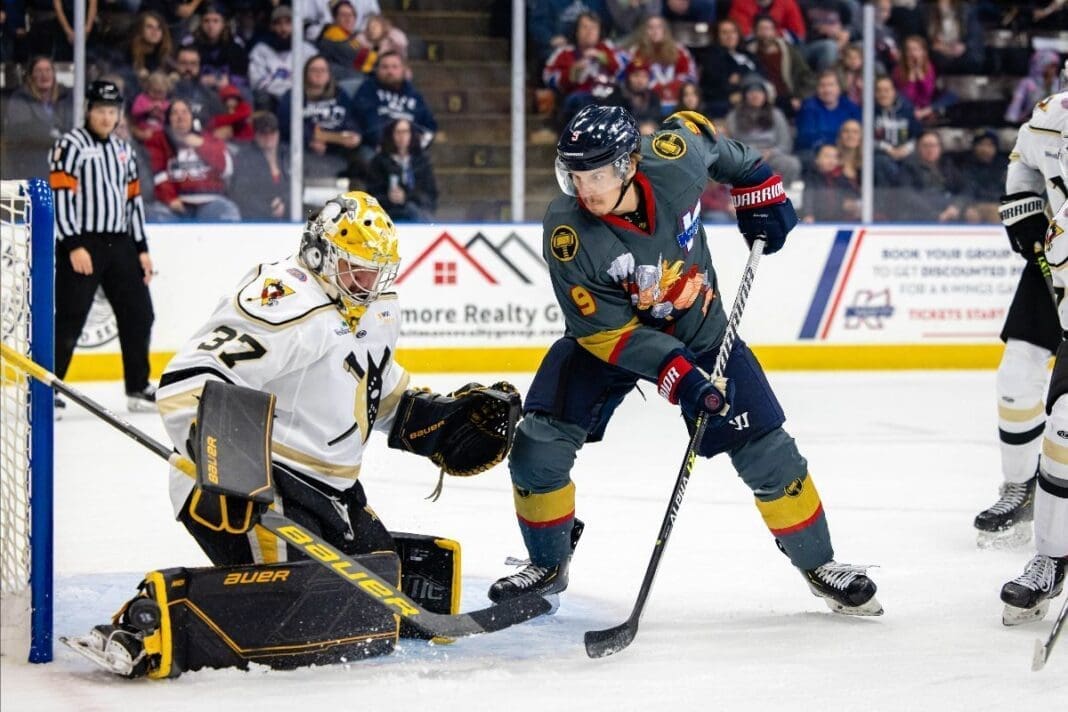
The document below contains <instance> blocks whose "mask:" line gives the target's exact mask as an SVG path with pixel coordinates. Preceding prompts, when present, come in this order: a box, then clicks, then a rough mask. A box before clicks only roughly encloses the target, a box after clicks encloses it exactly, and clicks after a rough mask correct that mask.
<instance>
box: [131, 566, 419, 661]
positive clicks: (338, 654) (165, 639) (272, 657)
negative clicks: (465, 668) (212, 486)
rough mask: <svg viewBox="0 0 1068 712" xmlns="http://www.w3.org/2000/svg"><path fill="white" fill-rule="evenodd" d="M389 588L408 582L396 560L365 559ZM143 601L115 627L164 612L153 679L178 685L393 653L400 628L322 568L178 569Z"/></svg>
mask: <svg viewBox="0 0 1068 712" xmlns="http://www.w3.org/2000/svg"><path fill="white" fill-rule="evenodd" d="M359 561H360V563H361V564H363V565H364V566H366V567H367V568H369V569H371V570H372V571H374V572H375V573H377V574H378V575H379V576H382V577H383V578H385V579H387V580H392V581H399V580H400V560H399V559H398V558H397V555H396V554H393V553H392V552H389V553H382V554H368V555H365V556H360V557H359ZM141 591H142V592H141V595H140V596H138V597H137V598H135V599H133V600H131V601H130V602H129V603H127V604H126V605H125V606H124V607H123V609H122V610H120V611H119V613H118V614H116V616H115V623H116V624H121V625H123V626H124V627H129V628H133V627H134V626H135V624H136V623H137V621H136V620H133V619H131V616H130V613H131V611H137V610H142V611H143V610H144V605H143V601H145V600H146V599H147V600H150V601H154V602H155V604H156V605H157V606H158V611H159V618H158V619H159V623H158V627H156V628H155V629H154V630H149V631H146V633H145V637H144V646H145V652H146V654H147V656H148V660H149V667H148V676H149V677H151V678H168V677H178V675H180V674H181V673H183V672H189V671H193V670H199V669H201V668H229V667H236V668H241V669H247V668H248V666H249V664H250V663H259V664H263V665H267V666H269V667H272V668H276V669H282V670H288V669H293V668H298V667H303V666H306V665H327V664H333V663H338V662H347V661H351V660H356V659H360V658H366V657H372V656H377V655H387V654H389V653H391V652H392V651H393V649H394V646H395V644H396V641H397V633H398V624H397V619H396V617H395V616H393V615H392V614H390V613H386V612H383V611H382V610H381V609H380V608H379V607H378V606H375V605H373V602H371V601H369V600H366V599H365V598H364V597H362V596H357V595H354V594H353V592H352V589H351V587H350V586H349V585H348V584H347V583H345V582H344V581H342V580H341V579H339V578H338V577H337V576H335V575H334V574H332V573H331V572H329V571H327V570H325V569H324V568H323V567H322V566H319V565H318V564H316V563H313V562H310V561H306V562H297V563H292V564H282V565H271V566H240V567H213V568H193V569H187V568H174V569H164V570H161V571H153V572H151V573H150V574H148V575H147V576H146V578H145V580H144V581H143V582H142V584H141Z"/></svg>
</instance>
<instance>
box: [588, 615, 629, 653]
mask: <svg viewBox="0 0 1068 712" xmlns="http://www.w3.org/2000/svg"><path fill="white" fill-rule="evenodd" d="M637 633H638V626H632V625H631V624H630V621H629V620H628V621H627V622H625V623H620V624H619V625H617V626H615V627H614V628H606V629H605V630H589V631H586V636H585V640H586V654H587V655H589V656H590V657H591V658H603V657H607V656H609V655H611V654H612V653H618V652H619V651H620V650H622V649H623V648H625V647H627V646H628V645H630V644H631V642H632V641H633V640H634V636H635V635H637Z"/></svg>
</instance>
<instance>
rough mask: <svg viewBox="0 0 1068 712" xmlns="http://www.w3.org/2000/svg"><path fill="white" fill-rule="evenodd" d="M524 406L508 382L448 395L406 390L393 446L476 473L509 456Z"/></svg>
mask: <svg viewBox="0 0 1068 712" xmlns="http://www.w3.org/2000/svg"><path fill="white" fill-rule="evenodd" d="M521 405H522V403H521V399H520V397H519V391H517V390H516V388H515V386H513V385H512V384H511V383H508V382H507V381H501V382H499V383H494V384H493V385H492V386H483V385H482V384H480V383H468V384H467V385H466V386H463V387H462V388H460V389H459V390H456V391H453V392H452V393H450V394H448V395H444V396H443V395H440V394H438V393H430V392H427V391H418V390H409V391H405V393H404V395H403V396H402V397H401V402H400V405H399V406H398V407H397V408H398V410H397V418H396V420H395V421H394V422H393V427H392V428H391V429H390V432H389V446H390V447H391V448H394V449H397V450H407V451H408V452H414V453H415V454H417V455H423V456H425V457H428V458H430V461H431V462H433V463H434V464H435V465H437V466H438V467H440V468H441V470H442V471H443V472H445V473H447V474H450V475H459V476H461V477H465V476H467V475H477V474H478V473H480V472H485V471H486V470H488V469H489V468H491V467H493V466H494V465H496V464H497V463H498V462H500V461H501V460H503V459H504V458H505V456H506V455H507V454H508V450H509V449H510V448H511V447H512V439H513V438H514V437H515V426H516V423H517V422H518V421H519V412H520V409H521Z"/></svg>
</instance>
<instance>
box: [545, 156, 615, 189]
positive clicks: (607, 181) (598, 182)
mask: <svg viewBox="0 0 1068 712" xmlns="http://www.w3.org/2000/svg"><path fill="white" fill-rule="evenodd" d="M555 169H556V182H557V183H559V184H560V190H562V191H563V192H564V193H565V194H567V195H571V196H577V195H579V189H580V188H581V192H582V193H585V194H586V195H594V194H600V193H604V192H606V191H608V190H611V189H613V188H619V187H620V186H621V185H623V181H624V180H626V179H627V174H628V173H629V172H630V155H629V154H625V155H622V156H620V157H619V158H617V159H616V160H614V161H613V162H612V163H610V164H608V165H606V166H601V167H600V168H594V169H592V170H589V171H570V170H568V169H567V166H565V165H564V162H563V161H561V160H560V158H559V157H557V159H556V164H555ZM576 176H577V181H576ZM576 182H577V183H578V185H577V186H576Z"/></svg>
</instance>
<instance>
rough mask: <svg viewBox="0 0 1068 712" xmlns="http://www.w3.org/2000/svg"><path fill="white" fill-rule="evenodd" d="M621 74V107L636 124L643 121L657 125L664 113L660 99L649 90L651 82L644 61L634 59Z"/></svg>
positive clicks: (637, 58) (638, 58) (647, 67)
mask: <svg viewBox="0 0 1068 712" xmlns="http://www.w3.org/2000/svg"><path fill="white" fill-rule="evenodd" d="M623 74H624V79H623V88H622V91H621V92H620V95H621V99H622V104H623V107H624V108H626V110H627V111H629V112H630V114H631V116H633V117H634V119H635V120H636V121H637V122H638V124H641V123H642V122H643V121H655V122H656V123H657V124H659V123H660V119H661V118H663V116H664V114H665V113H666V112H665V111H664V109H663V107H662V106H661V104H660V97H659V96H657V94H656V92H655V91H653V90H652V89H651V88H650V84H651V83H652V80H651V78H650V76H649V66H648V65H647V64H646V63H645V60H644V59H641V58H640V57H635V58H634V59H632V60H631V62H630V64H628V65H627V68H626V69H625V70H623Z"/></svg>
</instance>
